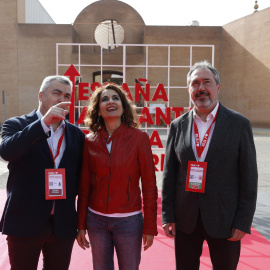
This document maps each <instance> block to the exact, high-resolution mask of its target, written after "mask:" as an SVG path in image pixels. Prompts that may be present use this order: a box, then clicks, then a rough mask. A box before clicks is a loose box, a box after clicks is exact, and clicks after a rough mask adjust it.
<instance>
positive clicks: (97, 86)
mask: <svg viewBox="0 0 270 270" xmlns="http://www.w3.org/2000/svg"><path fill="white" fill-rule="evenodd" d="M101 86H102V85H101V83H99V82H93V83H92V84H91V86H90V88H91V90H92V91H93V92H94V91H95V90H96V89H97V88H99V87H101Z"/></svg>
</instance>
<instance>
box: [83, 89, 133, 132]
mask: <svg viewBox="0 0 270 270" xmlns="http://www.w3.org/2000/svg"><path fill="white" fill-rule="evenodd" d="M104 90H113V91H115V92H116V93H117V94H118V95H119V97H120V99H121V102H122V106H123V110H124V112H123V115H122V117H121V121H122V122H124V123H125V124H126V126H128V127H133V128H135V127H138V122H137V120H138V115H137V113H136V107H135V105H132V104H131V101H130V100H129V99H128V97H127V94H126V92H125V91H124V90H123V89H122V88H121V87H120V86H118V85H115V84H106V85H103V86H101V87H99V88H97V89H96V90H95V91H94V93H93V94H92V96H91V98H90V102H89V105H88V109H87V113H86V117H85V119H84V122H85V124H86V125H87V126H88V127H89V128H90V130H91V131H92V132H94V133H96V132H98V131H99V130H101V129H102V128H103V127H104V126H105V123H104V119H103V118H102V117H101V116H99V115H98V113H99V102H100V97H101V94H102V92H103V91H104Z"/></svg>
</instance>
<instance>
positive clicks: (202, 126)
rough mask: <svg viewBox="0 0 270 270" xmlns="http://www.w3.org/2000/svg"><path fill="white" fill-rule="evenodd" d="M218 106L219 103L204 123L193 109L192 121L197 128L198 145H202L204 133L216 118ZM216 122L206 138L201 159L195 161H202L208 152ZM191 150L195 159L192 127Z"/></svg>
mask: <svg viewBox="0 0 270 270" xmlns="http://www.w3.org/2000/svg"><path fill="white" fill-rule="evenodd" d="M218 106H219V102H218V103H217V105H216V107H215V108H214V110H213V111H212V112H211V113H210V114H209V115H208V116H207V118H206V122H204V121H203V120H202V119H201V118H200V117H199V116H198V114H197V113H196V112H195V109H193V119H194V121H195V123H196V125H197V127H198V131H199V137H200V143H202V140H203V137H204V135H205V133H206V131H207V130H208V128H209V127H210V125H211V124H212V122H213V120H214V118H215V117H216V114H217V110H218ZM215 125H216V122H215V123H214V124H213V125H212V127H211V130H210V133H209V137H208V141H207V144H206V145H205V148H204V150H203V152H202V155H201V158H200V159H199V160H197V161H202V162H203V161H204V160H205V157H206V154H207V152H208V148H209V145H210V142H211V139H212V135H213V132H214V128H215ZM192 149H193V152H194V155H195V157H196V159H197V150H196V145H195V135H194V125H193V126H192Z"/></svg>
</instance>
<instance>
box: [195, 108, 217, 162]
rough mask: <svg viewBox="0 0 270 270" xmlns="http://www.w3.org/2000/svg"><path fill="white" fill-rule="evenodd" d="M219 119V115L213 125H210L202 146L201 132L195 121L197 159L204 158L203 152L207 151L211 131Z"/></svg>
mask: <svg viewBox="0 0 270 270" xmlns="http://www.w3.org/2000/svg"><path fill="white" fill-rule="evenodd" d="M216 119H217V113H216V116H215V118H214V120H213V122H212V124H211V125H210V127H209V128H208V130H207V131H206V133H205V134H204V137H203V140H202V144H200V135H199V130H198V127H197V125H196V123H195V121H194V135H195V145H196V150H197V157H198V158H200V157H201V156H202V153H203V150H204V149H205V146H206V144H207V141H208V139H209V134H210V130H211V127H212V125H213V124H214V123H215V121H216Z"/></svg>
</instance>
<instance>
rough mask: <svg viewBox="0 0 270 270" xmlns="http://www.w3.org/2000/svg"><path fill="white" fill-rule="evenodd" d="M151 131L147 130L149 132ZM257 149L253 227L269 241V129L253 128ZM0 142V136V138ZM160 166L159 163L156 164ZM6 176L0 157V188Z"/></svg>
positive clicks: (165, 136) (163, 139)
mask: <svg viewBox="0 0 270 270" xmlns="http://www.w3.org/2000/svg"><path fill="white" fill-rule="evenodd" d="M150 132H151V131H149V133H150ZM159 133H160V134H161V135H160V139H161V141H162V143H163V146H164V147H165V145H166V138H167V135H166V134H167V131H166V130H164V131H161V132H159ZM253 135H254V141H255V146H256V151H257V161H258V171H259V182H258V199H257V207H256V212H255V216H254V219H253V224H252V225H253V227H254V228H255V229H256V230H257V231H258V232H259V233H261V234H262V235H263V236H264V237H265V238H266V239H267V240H268V241H270V129H264V128H253ZM0 142H1V138H0ZM153 153H154V154H157V155H159V154H160V153H164V150H160V149H158V148H153ZM157 168H160V164H158V165H157ZM156 176H157V186H158V188H159V189H160V188H161V182H162V172H156ZM7 177H8V169H7V162H5V161H4V160H3V159H2V158H1V157H0V189H5V188H6V182H7Z"/></svg>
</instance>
